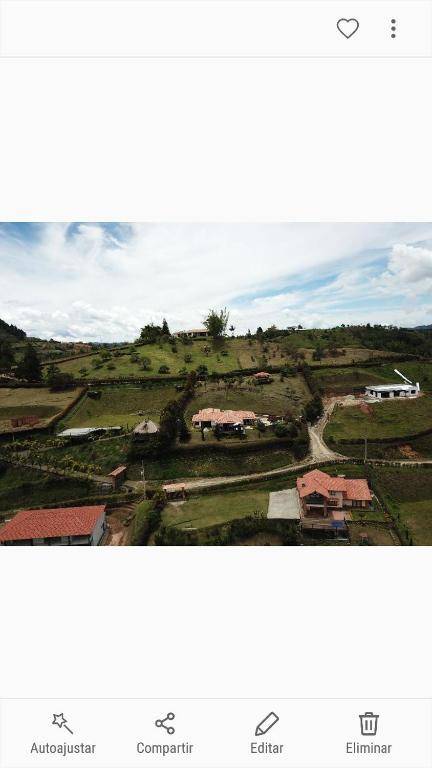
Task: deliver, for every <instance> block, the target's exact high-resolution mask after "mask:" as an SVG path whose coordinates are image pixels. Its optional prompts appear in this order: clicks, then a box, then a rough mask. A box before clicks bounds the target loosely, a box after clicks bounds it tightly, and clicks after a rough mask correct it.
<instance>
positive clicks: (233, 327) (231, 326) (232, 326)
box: [229, 323, 235, 338]
mask: <svg viewBox="0 0 432 768" xmlns="http://www.w3.org/2000/svg"><path fill="white" fill-rule="evenodd" d="M234 331H235V326H234V325H233V324H232V323H231V325H230V327H229V332H230V334H231V336H232V337H233V338H234Z"/></svg>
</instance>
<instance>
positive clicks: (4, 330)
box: [0, 319, 27, 341]
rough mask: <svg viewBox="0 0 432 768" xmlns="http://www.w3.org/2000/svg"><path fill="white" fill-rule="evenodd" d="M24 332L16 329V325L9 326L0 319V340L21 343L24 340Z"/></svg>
mask: <svg viewBox="0 0 432 768" xmlns="http://www.w3.org/2000/svg"><path fill="white" fill-rule="evenodd" d="M26 335H27V334H26V333H25V331H22V330H21V328H17V326H16V325H9V323H6V321H5V320H1V319H0V339H8V341H22V340H23V339H25V338H26Z"/></svg>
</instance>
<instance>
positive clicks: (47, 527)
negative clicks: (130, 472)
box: [0, 504, 107, 547]
mask: <svg viewBox="0 0 432 768" xmlns="http://www.w3.org/2000/svg"><path fill="white" fill-rule="evenodd" d="M106 527H107V524H106V505H105V504H104V505H100V506H93V507H62V508H59V509H28V510H24V511H22V512H18V513H17V514H16V515H15V517H13V518H12V520H9V522H8V523H6V524H5V525H4V526H3V527H2V528H0V546H15V547H18V546H29V547H31V546H37V545H42V546H53V545H57V546H97V545H98V544H100V542H101V539H102V537H103V535H104V533H105V530H106Z"/></svg>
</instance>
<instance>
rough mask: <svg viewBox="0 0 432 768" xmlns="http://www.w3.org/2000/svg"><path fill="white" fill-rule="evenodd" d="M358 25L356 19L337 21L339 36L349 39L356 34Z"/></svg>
mask: <svg viewBox="0 0 432 768" xmlns="http://www.w3.org/2000/svg"><path fill="white" fill-rule="evenodd" d="M359 26H360V24H359V22H358V21H357V19H339V21H338V23H337V28H338V30H339V32H340V33H341V35H343V36H344V37H346V38H347V39H349V38H350V37H352V36H353V35H355V33H356V32H357V30H358V28H359Z"/></svg>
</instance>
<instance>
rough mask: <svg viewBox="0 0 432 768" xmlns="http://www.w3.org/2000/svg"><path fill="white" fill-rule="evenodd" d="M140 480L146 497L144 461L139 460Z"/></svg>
mask: <svg viewBox="0 0 432 768" xmlns="http://www.w3.org/2000/svg"><path fill="white" fill-rule="evenodd" d="M141 481H142V484H143V486H144V498H145V499H146V498H147V491H146V479H145V470H144V462H143V461H141Z"/></svg>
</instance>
